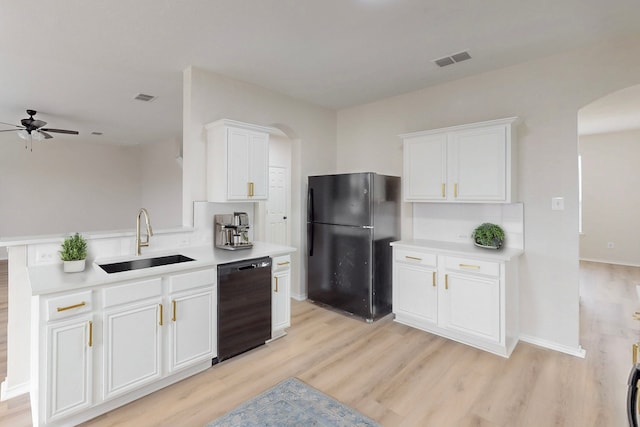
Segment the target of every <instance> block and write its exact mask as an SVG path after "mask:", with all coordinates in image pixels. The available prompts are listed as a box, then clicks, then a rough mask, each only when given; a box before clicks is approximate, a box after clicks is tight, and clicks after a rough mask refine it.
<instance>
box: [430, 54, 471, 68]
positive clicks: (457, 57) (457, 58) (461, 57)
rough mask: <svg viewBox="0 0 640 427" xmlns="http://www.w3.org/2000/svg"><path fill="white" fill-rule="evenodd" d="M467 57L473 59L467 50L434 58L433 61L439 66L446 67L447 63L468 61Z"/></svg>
mask: <svg viewBox="0 0 640 427" xmlns="http://www.w3.org/2000/svg"><path fill="white" fill-rule="evenodd" d="M467 59H471V55H469V52H466V51H465V52H458V53H454V54H452V55H450V56H445V57H443V58H438V59H434V60H433V62H435V63H436V64H437V65H438V66H439V67H446V66H447V65H451V64H455V63H456V62H462V61H466V60H467Z"/></svg>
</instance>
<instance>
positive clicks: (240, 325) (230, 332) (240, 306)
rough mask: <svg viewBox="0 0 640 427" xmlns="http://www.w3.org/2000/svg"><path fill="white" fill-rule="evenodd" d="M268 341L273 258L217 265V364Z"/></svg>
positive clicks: (269, 335) (269, 336) (269, 334)
mask: <svg viewBox="0 0 640 427" xmlns="http://www.w3.org/2000/svg"><path fill="white" fill-rule="evenodd" d="M269 339H271V258H269V257H263V258H255V259H248V260H244V261H238V262H232V263H229V264H221V265H218V358H217V361H218V362H222V361H223V360H226V359H229V358H230V357H233V356H236V355H238V354H240V353H243V352H245V351H247V350H251V349H252V348H255V347H258V346H260V345H262V344H264V343H265V341H267V340H269ZM215 362H216V359H214V363H215Z"/></svg>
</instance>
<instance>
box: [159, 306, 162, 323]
mask: <svg viewBox="0 0 640 427" xmlns="http://www.w3.org/2000/svg"><path fill="white" fill-rule="evenodd" d="M158 308H159V309H160V326H162V304H158Z"/></svg>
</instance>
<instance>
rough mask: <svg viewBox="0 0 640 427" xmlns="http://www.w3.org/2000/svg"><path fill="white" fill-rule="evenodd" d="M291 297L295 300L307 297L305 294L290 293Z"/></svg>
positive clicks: (302, 299)
mask: <svg viewBox="0 0 640 427" xmlns="http://www.w3.org/2000/svg"><path fill="white" fill-rule="evenodd" d="M291 298H293V299H294V300H296V301H304V300H306V299H307V295H306V294H291Z"/></svg>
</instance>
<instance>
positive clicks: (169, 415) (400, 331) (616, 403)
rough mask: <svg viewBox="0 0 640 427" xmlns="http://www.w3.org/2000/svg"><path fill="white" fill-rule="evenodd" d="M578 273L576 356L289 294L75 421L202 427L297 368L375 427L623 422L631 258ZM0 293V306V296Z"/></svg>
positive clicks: (9, 410)
mask: <svg viewBox="0 0 640 427" xmlns="http://www.w3.org/2000/svg"><path fill="white" fill-rule="evenodd" d="M1 268H2V267H0V287H2V286H1V285H2V281H3V280H4V284H5V285H4V288H6V273H5V274H4V276H2V274H3V273H4V272H6V267H5V270H2V269H1ZM2 277H4V279H3V278H2ZM581 283H582V284H581V289H582V290H581V294H582V297H581V331H582V332H581V344H582V346H583V347H584V348H585V349H586V350H587V357H586V359H579V358H576V357H573V356H569V355H565V354H561V353H557V352H553V351H550V350H545V349H542V348H538V347H535V346H532V345H528V344H524V343H520V344H518V346H517V348H516V350H515V351H514V353H513V355H512V356H511V358H510V359H508V360H505V359H503V358H501V357H498V356H493V355H491V354H488V353H485V352H482V351H479V350H475V349H473V348H471V347H467V346H465V345H462V344H458V343H455V342H453V341H448V340H445V339H443V338H439V337H436V336H434V335H430V334H427V333H424V332H420V331H418V330H415V329H411V328H409V327H406V326H403V325H400V324H397V323H395V322H393V321H391V320H390V319H385V320H382V321H378V322H376V323H374V324H371V325H369V324H366V323H364V322H361V321H359V320H355V319H351V318H348V317H345V316H342V315H340V314H336V313H334V312H332V311H329V310H326V309H323V308H320V307H317V306H315V305H312V304H310V303H307V302H293V306H292V327H291V328H290V330H289V334H288V335H287V336H286V337H284V338H282V339H280V340H277V341H275V342H273V343H270V344H268V345H266V346H264V347H262V348H260V349H257V350H254V351H252V352H249V353H246V354H245V355H242V356H239V357H236V358H234V359H231V360H229V361H226V362H224V363H221V364H219V365H217V366H215V367H213V368H211V369H209V370H207V371H205V372H204V373H201V374H199V375H196V376H194V377H192V378H189V379H187V380H184V381H182V382H180V383H178V384H175V385H173V386H171V387H168V388H165V389H163V390H161V391H158V392H156V393H154V394H152V395H149V396H147V397H145V398H142V399H140V400H138V401H136V402H134V403H131V404H129V405H126V406H124V407H122V408H120V409H118V410H115V411H113V412H110V413H108V414H106V415H104V416H102V417H99V418H96V419H94V420H92V421H91V422H88V423H86V425H90V426H124V425H127V426H137V427H140V426H203V425H204V424H206V423H207V422H208V421H210V420H213V419H215V418H216V417H218V416H220V415H222V414H224V413H225V412H227V411H229V410H230V409H232V408H233V407H235V406H236V405H238V404H240V403H242V402H243V401H245V400H247V399H249V398H251V397H253V396H255V395H256V394H258V393H260V392H262V391H264V390H266V389H268V388H270V387H272V386H273V385H275V384H276V383H278V382H279V381H282V380H284V379H286V378H288V377H297V378H299V379H301V380H302V381H304V382H306V383H308V384H310V385H311V386H313V387H315V388H317V389H319V390H321V391H322V392H324V393H326V394H329V395H331V396H333V397H334V398H336V399H338V400H340V401H342V402H343V403H345V404H347V405H349V406H351V407H353V408H355V409H357V410H359V411H360V412H362V413H364V414H365V415H367V416H369V417H371V418H373V419H374V420H376V421H378V422H379V423H380V424H382V425H383V426H386V427H393V426H420V427H422V426H435V427H443V426H444V427H446V426H465V427H468V426H486V427H488V426H491V427H495V426H501V427H507V426H509V427H512V426H532V427H533V426H535V427H541V426H562V427H567V426H569V427H570V426H580V427H583V426H593V427H609V426H625V425H626V416H625V412H624V404H625V393H626V380H627V374H628V372H629V369H630V367H631V355H630V348H631V344H632V343H633V342H634V341H636V340H638V339H640V330H639V326H638V322H635V321H633V320H631V314H632V313H633V312H634V311H635V310H638V309H640V304H638V302H637V301H638V300H637V297H636V293H635V284H640V269H638V268H630V267H619V266H611V265H605V264H596V263H586V262H585V263H581ZM4 292H6V290H5V291H4ZM0 304H1V305H0V312H1V311H3V310H6V296H3V297H0ZM2 316H3V317H1V319H0V320H2V319H5V320H6V314H2ZM0 326H2V325H0ZM4 329H5V328H4V327H1V328H0V330H1V331H2V332H1V333H0V360H2V359H4V357H5V356H4V352H5V351H6V350H5V342H6V336H5V330H4ZM4 366H5V365H4V363H3V364H2V365H0V368H4ZM0 374H1V375H2V378H4V373H1V372H0ZM0 425H3V426H4V425H7V426H9V425H10V426H22V425H24V426H28V425H30V412H29V405H28V399H27V398H26V397H19V398H16V399H12V400H10V401H7V402H2V403H0Z"/></svg>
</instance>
